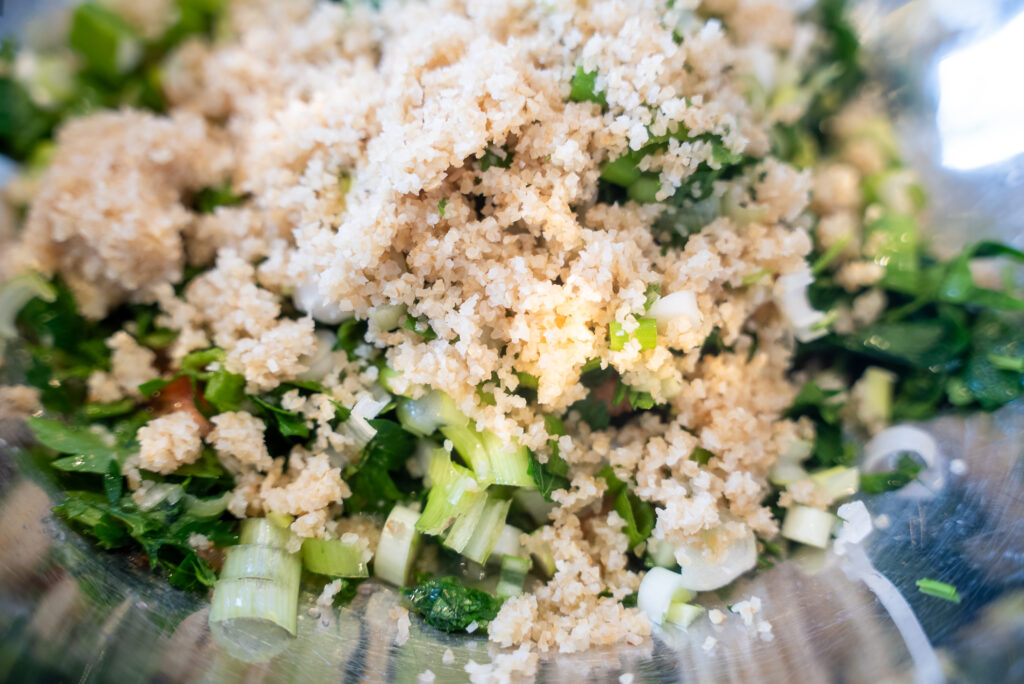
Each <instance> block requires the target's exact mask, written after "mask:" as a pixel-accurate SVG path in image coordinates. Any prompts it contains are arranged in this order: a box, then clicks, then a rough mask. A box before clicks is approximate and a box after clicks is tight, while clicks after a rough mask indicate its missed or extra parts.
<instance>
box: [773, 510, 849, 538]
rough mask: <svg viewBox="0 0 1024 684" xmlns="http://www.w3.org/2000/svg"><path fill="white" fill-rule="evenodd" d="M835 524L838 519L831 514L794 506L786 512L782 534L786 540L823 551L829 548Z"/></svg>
mask: <svg viewBox="0 0 1024 684" xmlns="http://www.w3.org/2000/svg"><path fill="white" fill-rule="evenodd" d="M835 522H836V517H835V516H834V515H832V514H831V513H827V512H826V511H821V510H818V509H817V508H811V507H810V506H803V505H800V504H794V505H792V506H790V507H789V510H788V511H787V512H786V519H785V520H784V521H783V523H782V532H781V534H782V536H783V537H785V538H786V539H792V540H793V541H795V542H800V543H801V544H807V545H808V546H816V547H818V548H819V549H823V548H825V547H826V546H828V540H829V538H830V537H831V536H832V526H833V525H834V524H835Z"/></svg>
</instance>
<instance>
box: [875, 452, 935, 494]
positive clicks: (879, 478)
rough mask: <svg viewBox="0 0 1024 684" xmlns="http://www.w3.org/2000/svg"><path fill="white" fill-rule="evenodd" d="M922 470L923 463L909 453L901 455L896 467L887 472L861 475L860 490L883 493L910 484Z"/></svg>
mask: <svg viewBox="0 0 1024 684" xmlns="http://www.w3.org/2000/svg"><path fill="white" fill-rule="evenodd" d="M920 472H921V464H920V463H918V462H917V461H915V460H914V459H913V458H911V457H910V456H908V455H907V454H903V455H902V456H900V460H899V462H898V463H897V464H896V469H895V470H892V471H889V472H886V473H865V474H863V475H861V476H860V490H861V491H862V492H864V493H865V494H881V493H882V492H889V491H892V490H894V489H899V488H900V487H904V486H906V485H907V484H909V483H910V482H911V481H912V480H913V479H914V478H915V477H917V474H918V473H920Z"/></svg>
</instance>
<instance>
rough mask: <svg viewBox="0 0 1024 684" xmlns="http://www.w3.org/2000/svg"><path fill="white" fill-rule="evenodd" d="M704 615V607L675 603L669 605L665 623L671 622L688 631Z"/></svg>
mask: <svg viewBox="0 0 1024 684" xmlns="http://www.w3.org/2000/svg"><path fill="white" fill-rule="evenodd" d="M703 614H704V606H697V605H694V604H692V603H677V602H673V603H671V604H669V607H668V610H667V611H666V612H665V622H671V623H672V624H674V625H678V626H680V627H682V628H683V629H686V628H687V627H689V626H690V625H691V624H693V621H694V620H696V619H697V618H699V617H700V616H701V615H703Z"/></svg>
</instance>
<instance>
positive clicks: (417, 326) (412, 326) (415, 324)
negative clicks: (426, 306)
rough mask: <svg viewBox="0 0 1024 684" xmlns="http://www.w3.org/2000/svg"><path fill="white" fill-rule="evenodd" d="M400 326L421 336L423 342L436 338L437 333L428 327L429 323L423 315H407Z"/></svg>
mask: <svg viewBox="0 0 1024 684" xmlns="http://www.w3.org/2000/svg"><path fill="white" fill-rule="evenodd" d="M402 327H403V328H405V329H406V330H411V331H413V332H414V333H416V334H417V335H419V336H420V337H422V338H423V341H424V342H429V341H431V340H436V339H437V333H436V332H434V329H433V328H431V327H430V323H428V322H427V319H426V317H425V316H421V317H419V318H415V317H413V316H412V315H407V316H406V317H405V322H403V323H402Z"/></svg>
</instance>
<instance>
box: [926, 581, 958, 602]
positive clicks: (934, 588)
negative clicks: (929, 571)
mask: <svg viewBox="0 0 1024 684" xmlns="http://www.w3.org/2000/svg"><path fill="white" fill-rule="evenodd" d="M917 590H918V591H920V592H921V593H922V594H928V595H929V596H934V597H936V598H940V599H943V600H945V601H951V602H953V603H960V594H959V593H957V590H956V587H954V586H953V585H952V584H946V583H945V582H939V581H938V580H933V579H919V580H917Z"/></svg>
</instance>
